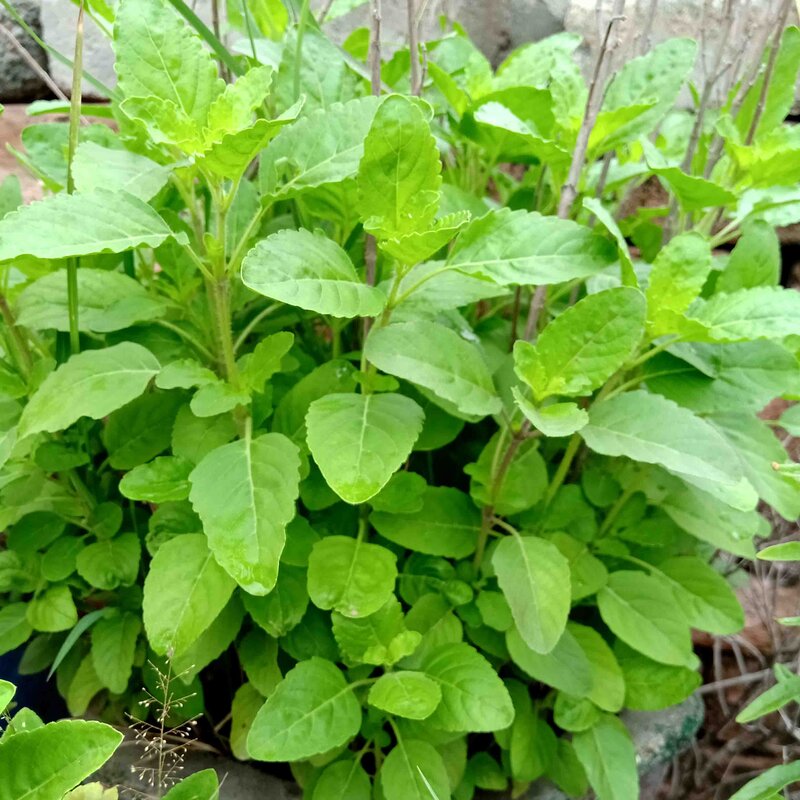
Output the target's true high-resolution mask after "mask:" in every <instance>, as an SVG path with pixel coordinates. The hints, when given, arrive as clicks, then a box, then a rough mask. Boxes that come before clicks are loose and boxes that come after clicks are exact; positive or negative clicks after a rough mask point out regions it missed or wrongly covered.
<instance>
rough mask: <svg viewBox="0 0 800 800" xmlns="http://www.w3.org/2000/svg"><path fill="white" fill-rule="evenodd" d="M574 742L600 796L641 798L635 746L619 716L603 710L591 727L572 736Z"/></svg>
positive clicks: (602, 799) (606, 799) (618, 799)
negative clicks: (605, 712) (603, 712)
mask: <svg viewBox="0 0 800 800" xmlns="http://www.w3.org/2000/svg"><path fill="white" fill-rule="evenodd" d="M572 746H573V747H574V748H575V753H576V755H577V756H578V760H579V761H580V762H581V764H582V765H583V768H584V769H585V770H586V775H587V777H588V778H589V784H590V785H591V787H592V789H594V791H595V794H596V795H597V800H638V798H639V775H638V773H637V771H636V750H635V748H634V746H633V741H632V740H631V735H630V733H628V729H627V728H626V727H625V725H624V724H623V723H622V722H621V721H620V720H619V719H618V718H617V717H614V716H611V715H610V714H603V715H602V716H601V717H600V720H599V721H598V722H597V724H596V725H594V726H593V727H592V728H590V729H589V730H588V731H584V732H582V733H576V734H575V735H574V736H573V737H572Z"/></svg>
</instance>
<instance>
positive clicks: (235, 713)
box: [230, 683, 264, 761]
mask: <svg viewBox="0 0 800 800" xmlns="http://www.w3.org/2000/svg"><path fill="white" fill-rule="evenodd" d="M263 705H264V698H263V697H262V696H261V695H260V694H259V693H258V690H257V689H256V688H254V686H253V684H252V683H243V684H242V685H241V686H240V687H239V688H238V689H237V690H236V693H235V694H234V695H233V702H232V703H231V736H230V744H231V752H232V753H233V755H234V758H238V759H239V760H240V761H247V760H249V758H250V754H249V753H248V752H247V737H248V735H249V733H250V728H251V727H252V725H253V720H254V719H255V718H256V714H257V713H258V711H259V709H260V708H261V706H263Z"/></svg>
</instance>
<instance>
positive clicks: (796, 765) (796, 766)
mask: <svg viewBox="0 0 800 800" xmlns="http://www.w3.org/2000/svg"><path fill="white" fill-rule="evenodd" d="M798 781H800V761H791V762H790V763H788V764H779V765H778V766H776V767H770V768H769V769H768V770H767V771H766V772H764V773H763V774H761V775H759V776H758V777H757V778H754V779H753V780H752V781H749V782H748V783H746V784H745V785H744V786H743V787H742V788H741V789H739V791H738V792H736V793H735V794H734V795H732V797H731V800H773V798H775V797H776V796H778V795H780V792H781V790H782V789H785V788H786V787H787V786H791V785H792V784H793V783H797V782H798Z"/></svg>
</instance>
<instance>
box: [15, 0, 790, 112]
mask: <svg viewBox="0 0 800 800" xmlns="http://www.w3.org/2000/svg"><path fill="white" fill-rule="evenodd" d="M416 1H417V3H418V4H419V3H420V2H422V1H423V0H416ZM12 2H15V3H16V5H17V6H18V7H19V8H21V9H22V8H24V9H25V10H26V13H27V14H28V15H30V16H32V17H35V15H36V10H37V9H36V6H37V4H38V6H39V7H40V14H41V29H42V32H43V36H44V38H45V39H46V41H48V42H49V43H50V44H51V45H53V46H54V47H55V48H57V49H58V50H60V51H61V52H63V53H66V54H71V53H72V50H73V46H74V45H73V37H74V31H75V21H76V16H77V8H76V6H75V4H74V3H73V2H72V0H12ZM321 2H322V0H316V2H314V0H312V6H315V5H316V6H319V5H320V4H321ZM613 2H614V0H427V2H426V3H425V6H424V8H425V14H424V22H423V38H425V37H428V36H433V35H435V34H436V32H437V30H438V18H439V16H440V15H441V14H446V15H447V16H449V17H451V18H453V19H456V20H458V21H459V22H460V23H461V24H462V25H464V27H465V28H466V29H467V30H468V31H469V32H470V35H471V36H472V37H473V39H474V40H475V41H476V42H477V43H478V45H479V46H480V47H481V48H482V50H483V51H484V52H485V53H486V55H487V56H488V57H489V58H490V59H491V60H492V61H494V62H497V61H499V60H500V59H501V58H502V57H503V56H504V55H505V54H506V53H507V52H508V51H509V50H511V49H512V48H514V47H516V46H518V45H520V44H523V43H525V42H529V41H533V40H536V39H540V38H542V37H544V36H547V35H549V34H552V33H556V32H558V31H561V30H565V29H566V30H571V31H575V32H576V33H580V34H581V35H582V36H584V38H585V39H586V41H587V43H588V45H589V46H591V45H593V44H594V43H596V42H597V40H598V38H599V36H600V33H599V30H600V27H601V26H599V25H598V16H599V17H600V18H601V19H607V18H608V16H609V15H610V13H611V7H612V5H613ZM781 2H782V0H626V2H625V15H626V17H627V20H626V21H625V22H624V23H622V24H621V25H620V26H619V28H620V35H621V36H624V37H625V38H627V39H628V42H627V43H626V44H627V45H634V46H635V47H638V48H639V49H644V46H645V45H646V44H647V41H650V42H651V43H656V42H658V41H661V40H663V39H665V38H667V37H669V36H693V37H695V38H697V39H698V40H699V41H700V45H701V52H704V53H705V68H706V69H707V70H708V69H713V64H714V60H715V55H714V54H715V53H716V51H717V49H718V48H719V47H720V46H724V48H725V51H724V57H723V63H724V62H725V60H727V59H733V58H735V56H736V53H738V52H740V51H744V52H745V54H746V57H747V58H750V57H752V56H754V55H755V53H756V52H757V51H760V50H761V48H762V47H763V44H764V41H765V36H766V33H767V31H768V30H769V29H770V28H771V27H772V26H773V25H774V21H775V20H776V19H777V13H778V8H779V6H780V3H781ZM192 5H193V6H194V7H195V9H196V11H197V12H198V13H199V14H200V15H201V16H202V17H204V18H205V19H208V17H209V6H210V2H209V0H196V2H195V3H193V4H192ZM382 5H383V19H384V23H383V38H384V41H385V45H386V48H387V50H388V49H391V48H392V46H395V47H396V46H399V45H401V44H403V43H404V41H405V39H406V24H407V23H406V3H405V0H383V3H382ZM654 7H655V9H656V13H655V14H652V9H653V8H654ZM730 8H733V14H731V13H729V9H730ZM598 12H599V14H598ZM792 13H793V21H794V20H796V19H797V17H796V12H794V10H793V12H792ZM729 20H730V22H729ZM0 23H3V24H7V23H4V19H3V16H2V12H0ZM364 24H368V10H367V8H366V7H362V8H359V9H356V10H355V11H353V12H351V13H349V14H347V15H345V16H344V17H341V18H339V19H337V20H335V21H334V22H333V23H332V24H331V25H330V27H329V30H330V31H331V33H332V35H333V36H334V37H335V38H339V39H341V38H343V37H344V36H345V35H346V34H347V33H348V32H349V31H351V30H352V29H353V28H355V27H358V26H359V25H364ZM12 51H13V48H12V47H11V46H10V45H9V43H8V41H7V39H5V37H0V100H3V99H7V100H10V99H14V98H17V99H19V98H20V97H21V95H22V96H25V95H26V94H27V96H31V86H33V88H34V90H35V91H38V89H36V85H37V82H36V81H33V82H32V83H31V82H30V69H29V68H28V67H26V66H24V65H22V64H20V63H19V58H18V57H17V56H16V54H15V53H13V52H12ZM620 52H631V48H630V47H629V46H625V47H622V48H620ZM37 57H39V58H40V59H41V53H37ZM9 64H13V67H10V66H9ZM84 64H85V66H86V69H87V70H89V71H90V72H92V73H93V74H95V75H96V76H97V77H98V78H100V79H101V80H102V81H104V82H105V83H108V84H113V83H114V70H113V57H112V53H111V49H110V47H109V44H108V39H107V38H106V37H105V36H104V35H103V34H102V33H101V32H100V31H99V30H98V29H97V28H96V27H95V26H94V25H93V24H92V23H91V21H87V25H86V38H85V50H84ZM703 69H704V67H703V59H700V61H699V64H698V74H697V78H698V80H702V76H703ZM50 71H51V74H52V75H53V77H54V78H55V80H56V82H57V83H58V84H59V85H60V86H61V87H62V88H63V89H65V90H67V91H68V89H69V85H70V79H71V76H70V74H69V70H68V69H67V68H66V67H64V66H63V65H62V64H60V63H59V62H57V61H55V60H54V59H50ZM26 76H28V80H29V82H28V83H27V84H26V83H25V77H26ZM20 87H22V91H20ZM35 91H34V92H33V94H35Z"/></svg>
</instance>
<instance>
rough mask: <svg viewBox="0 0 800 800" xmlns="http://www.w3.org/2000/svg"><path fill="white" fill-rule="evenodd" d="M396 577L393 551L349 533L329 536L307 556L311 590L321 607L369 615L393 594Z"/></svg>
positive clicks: (347, 613)
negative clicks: (350, 535) (363, 540)
mask: <svg viewBox="0 0 800 800" xmlns="http://www.w3.org/2000/svg"><path fill="white" fill-rule="evenodd" d="M396 579H397V566H396V557H395V555H394V553H392V552H391V551H390V550H387V549H386V548H385V547H381V545H378V544H368V543H366V542H362V541H361V540H360V539H353V538H351V537H349V536H326V537H325V538H324V539H321V540H320V541H319V542H317V543H316V544H315V545H314V549H313V550H312V551H311V556H310V558H309V560H308V594H309V596H310V597H311V602H313V603H314V605H315V606H317V607H318V608H322V609H326V610H327V609H330V608H333V609H335V610H336V611H338V612H339V613H340V614H343V615H344V616H346V617H367V616H369V615H370V614H374V613H375V612H376V611H378V610H379V609H380V608H381V607H382V606H383V605H384V604H385V603H386V602H387V601H388V600H389V598H390V597H391V596H392V593H393V591H394V582H395V580H396Z"/></svg>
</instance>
